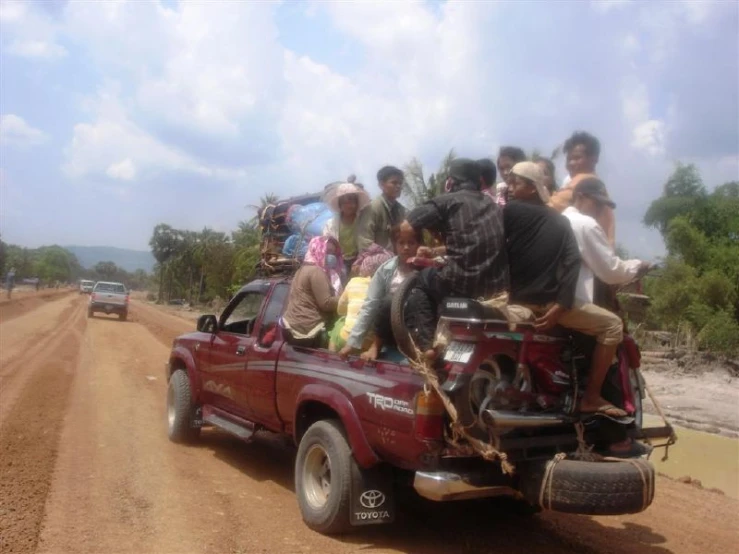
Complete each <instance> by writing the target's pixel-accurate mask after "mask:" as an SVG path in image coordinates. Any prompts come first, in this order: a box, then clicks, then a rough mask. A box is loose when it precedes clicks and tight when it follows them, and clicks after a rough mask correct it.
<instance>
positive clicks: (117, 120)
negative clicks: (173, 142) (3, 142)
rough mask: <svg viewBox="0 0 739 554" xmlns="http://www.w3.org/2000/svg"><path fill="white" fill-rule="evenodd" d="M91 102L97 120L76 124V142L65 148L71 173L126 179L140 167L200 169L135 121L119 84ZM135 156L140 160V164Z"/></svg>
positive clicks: (78, 175)
mask: <svg viewBox="0 0 739 554" xmlns="http://www.w3.org/2000/svg"><path fill="white" fill-rule="evenodd" d="M89 104H90V106H91V109H92V110H93V113H94V118H95V120H94V121H93V122H92V123H78V124H77V125H75V126H74V133H73V137H72V142H71V144H70V145H69V146H68V147H67V149H66V151H65V154H66V161H65V163H64V165H63V169H64V171H65V173H67V175H69V176H71V177H84V176H86V175H90V174H91V175H95V174H107V175H109V176H110V177H114V178H118V179H124V180H126V177H127V176H128V175H130V174H131V173H133V175H131V178H133V177H134V176H135V175H136V174H137V173H138V171H139V170H144V171H146V170H155V169H164V170H169V171H180V170H194V169H196V167H195V165H194V164H193V163H192V162H191V161H190V160H188V159H187V157H186V156H183V155H182V154H180V153H179V152H177V151H176V150H175V149H173V148H171V147H169V146H167V145H166V144H163V143H162V142H160V141H158V140H156V139H155V138H154V137H152V136H150V135H149V134H148V133H146V132H145V131H143V130H142V129H141V128H140V127H139V126H138V125H136V124H135V123H134V122H133V121H131V119H130V118H129V116H128V114H127V113H126V110H125V109H124V107H123V105H122V104H121V102H120V99H119V97H118V89H117V87H116V86H114V85H110V86H109V87H108V88H104V89H102V90H100V91H99V92H98V95H97V96H96V97H94V98H93V99H90V100H89ZM121 160H123V161H121ZM131 160H136V162H137V163H136V166H134V164H133V162H132V161H131ZM126 161H130V166H131V167H130V168H129V167H126V166H127V165H128V164H127V163H126ZM130 170H133V171H130ZM111 173H114V174H111Z"/></svg>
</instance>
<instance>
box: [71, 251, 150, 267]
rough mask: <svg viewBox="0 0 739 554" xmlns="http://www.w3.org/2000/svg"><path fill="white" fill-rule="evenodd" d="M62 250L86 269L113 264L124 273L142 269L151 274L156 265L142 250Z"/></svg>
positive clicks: (147, 253) (148, 254)
mask: <svg viewBox="0 0 739 554" xmlns="http://www.w3.org/2000/svg"><path fill="white" fill-rule="evenodd" d="M64 248H66V249H67V250H69V251H70V252H71V253H72V254H74V255H75V256H77V259H78V260H79V262H80V264H81V265H82V267H85V268H88V269H89V268H91V267H93V266H94V265H95V264H96V263H98V262H113V263H114V264H115V265H117V266H118V267H120V268H123V269H125V270H126V271H136V270H137V269H143V270H144V271H147V272H151V271H152V269H154V264H155V263H156V260H155V259H154V256H152V255H151V252H146V251H143V250H128V249H126V248H115V247H113V246H65V247H64Z"/></svg>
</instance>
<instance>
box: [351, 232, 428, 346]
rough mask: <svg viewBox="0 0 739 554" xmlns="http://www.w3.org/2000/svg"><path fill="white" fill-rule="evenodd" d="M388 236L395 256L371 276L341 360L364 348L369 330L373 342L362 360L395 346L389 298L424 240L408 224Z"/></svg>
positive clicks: (406, 272)
mask: <svg viewBox="0 0 739 554" xmlns="http://www.w3.org/2000/svg"><path fill="white" fill-rule="evenodd" d="M391 236H392V241H393V245H394V247H395V251H396V252H397V253H398V255H397V256H395V257H393V258H391V259H390V260H388V261H387V262H385V263H384V264H382V265H381V266H380V267H379V268H378V269H377V272H376V273H375V275H374V277H372V281H371V282H370V286H369V290H368V292H367V298H366V299H365V301H364V303H363V304H362V309H361V310H360V312H359V315H358V317H357V321H356V323H355V324H354V327H353V328H352V330H351V332H350V333H349V338H348V339H347V341H346V342H347V344H346V346H344V347H343V348H342V349H341V350H340V351H339V356H341V357H342V358H346V357H347V356H349V355H350V354H352V353H354V352H357V351H359V350H360V349H361V348H362V346H363V343H364V338H365V336H366V335H367V333H369V332H370V331H374V335H375V339H374V342H373V343H372V346H370V347H369V349H367V350H365V351H364V352H363V353H362V355H361V357H362V358H363V359H365V360H375V359H377V357H378V356H379V354H380V350H381V349H382V347H383V346H385V347H389V346H393V345H395V338H394V337H393V330H392V326H391V324H390V306H391V302H392V295H393V293H394V292H395V291H396V290H397V288H398V287H399V286H400V284H401V283H402V282H403V280H404V279H405V278H406V277H407V276H408V275H409V274H410V273H411V272H412V271H413V270H412V268H411V267H409V266H408V260H409V259H410V258H412V257H414V256H415V255H416V252H417V251H418V247H419V246H420V245H421V242H422V240H423V237H422V235H421V232H420V231H416V230H414V229H413V227H411V226H410V225H409V224H408V223H407V222H403V223H401V224H400V225H397V226H395V227H393V229H392V231H391Z"/></svg>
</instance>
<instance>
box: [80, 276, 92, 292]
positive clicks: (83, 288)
mask: <svg viewBox="0 0 739 554" xmlns="http://www.w3.org/2000/svg"><path fill="white" fill-rule="evenodd" d="M94 286H95V281H88V280H87V279H82V280H81V281H80V294H90V293H91V292H92V289H93V287H94Z"/></svg>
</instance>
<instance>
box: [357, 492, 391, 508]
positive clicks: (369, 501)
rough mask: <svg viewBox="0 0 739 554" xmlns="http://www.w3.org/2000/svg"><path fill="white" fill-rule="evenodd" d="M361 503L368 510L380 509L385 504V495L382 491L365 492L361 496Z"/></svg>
mask: <svg viewBox="0 0 739 554" xmlns="http://www.w3.org/2000/svg"><path fill="white" fill-rule="evenodd" d="M359 503H360V504H361V505H362V506H364V507H365V508H367V509H374V508H379V507H380V506H382V505H383V504H384V503H385V495H384V494H382V493H381V492H380V491H374V490H373V491H365V492H363V493H362V494H361V495H360V496H359Z"/></svg>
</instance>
